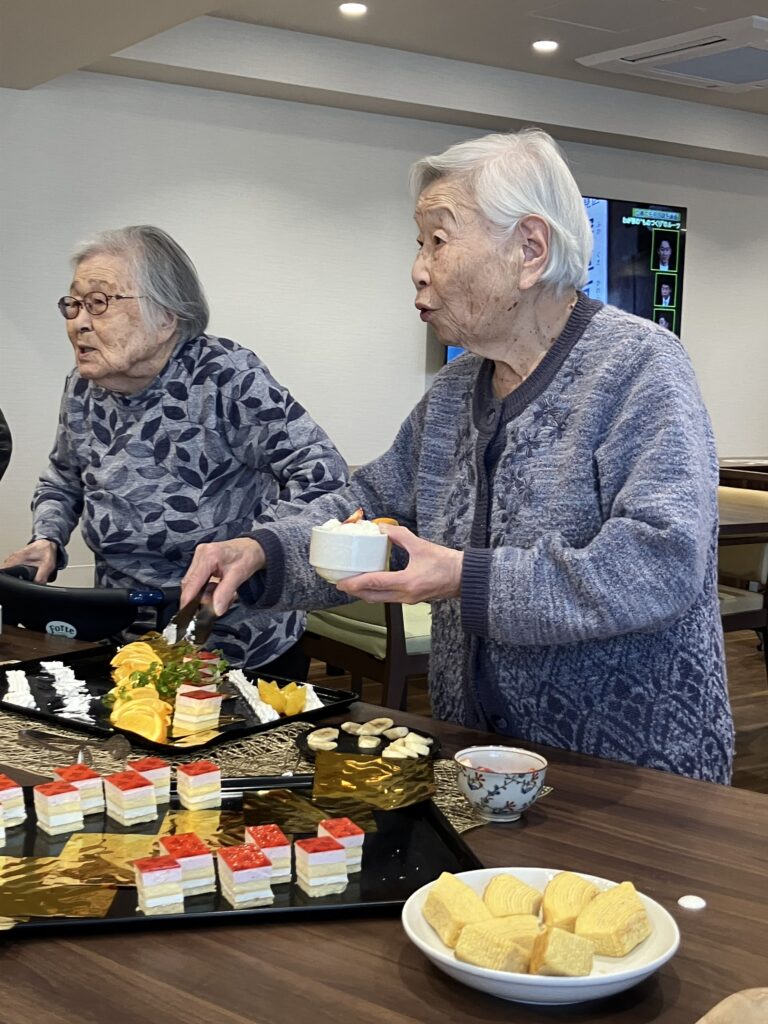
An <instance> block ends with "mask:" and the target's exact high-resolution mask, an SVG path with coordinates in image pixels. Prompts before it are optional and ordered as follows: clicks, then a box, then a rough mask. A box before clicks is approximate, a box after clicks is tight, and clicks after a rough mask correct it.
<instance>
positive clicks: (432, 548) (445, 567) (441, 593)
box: [338, 526, 464, 604]
mask: <svg viewBox="0 0 768 1024" xmlns="http://www.w3.org/2000/svg"><path fill="white" fill-rule="evenodd" d="M381 529H382V532H384V533H386V534H387V536H388V537H389V539H390V540H391V541H392V543H393V544H396V545H397V547H399V548H403V549H404V550H405V551H407V552H408V557H409V562H408V566H407V568H405V569H402V570H400V571H399V572H366V573H361V574H360V575H359V576H351V577H350V578H349V579H347V580H342V581H341V583H339V584H338V589H339V590H341V591H342V592H343V593H345V594H349V595H350V597H355V598H357V599H358V600H360V601H368V602H369V603H371V604H375V603H379V602H384V601H391V602H394V603H397V604H417V603H418V602H419V601H439V600H441V599H443V598H448V597H458V596H459V594H460V592H461V569H462V565H463V563H464V552H463V551H454V550H453V549H452V548H445V547H443V546H442V545H441V544H432V543H430V541H427V540H421V539H420V538H419V537H417V536H416V534H415V533H411V531H410V530H407V529H406V528H405V527H404V526H382V527H381Z"/></svg>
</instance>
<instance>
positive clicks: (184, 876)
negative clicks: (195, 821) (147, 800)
mask: <svg viewBox="0 0 768 1024" xmlns="http://www.w3.org/2000/svg"><path fill="white" fill-rule="evenodd" d="M160 845H161V846H162V848H163V850H164V851H165V852H166V853H167V854H168V856H170V857H174V858H175V859H176V860H177V861H178V862H179V864H180V865H181V883H182V887H183V889H184V895H185V896H198V895H199V894H200V893H204V892H216V871H215V869H214V867H213V854H212V853H211V851H210V850H209V849H208V847H207V846H206V845H205V843H204V842H203V840H202V839H201V838H200V836H198V835H197V834H196V833H194V832H181V833H179V834H178V835H173V836H162V838H161V839H160Z"/></svg>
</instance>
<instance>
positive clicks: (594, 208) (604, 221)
mask: <svg viewBox="0 0 768 1024" xmlns="http://www.w3.org/2000/svg"><path fill="white" fill-rule="evenodd" d="M584 207H585V209H586V211H587V216H588V217H589V222H590V224H591V226H592V237H593V239H594V248H593V250H592V259H591V260H590V263H589V277H588V280H587V283H586V285H585V286H584V291H585V292H586V293H587V295H589V297H590V298H592V299H599V300H600V301H601V302H606V303H610V304H611V305H612V306H618V307H619V308H620V309H625V310H627V312H628V313H635V314H636V315H637V316H642V317H645V319H646V320H653V321H655V322H656V323H657V324H660V325H661V326H662V327H666V328H667V329H668V330H670V331H672V332H673V333H674V334H678V335H679V334H680V313H681V310H682V308H683V273H684V270H685V230H686V213H687V211H686V209H685V208H684V207H681V206H666V205H663V204H659V203H631V202H624V201H623V200H619V199H598V198H596V197H593V196H585V197H584ZM463 351H464V350H463V349H462V348H460V347H458V346H456V345H449V346H448V348H447V351H446V361H449V360H451V359H455V358H456V356H459V355H461V353H462V352H463Z"/></svg>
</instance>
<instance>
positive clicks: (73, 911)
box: [0, 857, 116, 918]
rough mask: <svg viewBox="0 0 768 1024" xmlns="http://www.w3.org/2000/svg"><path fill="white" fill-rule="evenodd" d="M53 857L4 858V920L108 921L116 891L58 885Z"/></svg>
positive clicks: (0, 905)
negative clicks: (55, 918) (54, 875)
mask: <svg viewBox="0 0 768 1024" xmlns="http://www.w3.org/2000/svg"><path fill="white" fill-rule="evenodd" d="M55 860H56V858H53V857H0V917H16V918H18V917H106V915H107V913H108V912H109V908H110V907H111V906H112V901H113V900H114V898H115V892H116V890H115V889H113V888H109V887H108V886H102V885H79V884H74V885H67V884H58V883H56V881H55V880H54V879H53V878H51V877H50V873H51V870H52V869H51V865H52V863H55Z"/></svg>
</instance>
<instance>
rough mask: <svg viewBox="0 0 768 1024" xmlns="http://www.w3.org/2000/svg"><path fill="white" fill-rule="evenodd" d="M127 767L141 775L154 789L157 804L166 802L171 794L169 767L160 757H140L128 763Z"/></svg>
mask: <svg viewBox="0 0 768 1024" xmlns="http://www.w3.org/2000/svg"><path fill="white" fill-rule="evenodd" d="M128 767H129V768H130V769H132V770H133V771H134V772H138V773H139V775H143V776H144V778H145V779H148V780H149V781H150V782H151V783H152V785H153V786H154V787H155V799H156V800H157V802H158V803H159V804H164V803H167V802H168V797H169V795H170V792H171V766H170V764H169V763H168V762H167V761H164V760H163V759H162V757H140V758H138V759H137V760H136V761H129V762H128Z"/></svg>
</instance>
